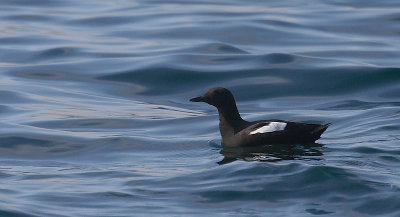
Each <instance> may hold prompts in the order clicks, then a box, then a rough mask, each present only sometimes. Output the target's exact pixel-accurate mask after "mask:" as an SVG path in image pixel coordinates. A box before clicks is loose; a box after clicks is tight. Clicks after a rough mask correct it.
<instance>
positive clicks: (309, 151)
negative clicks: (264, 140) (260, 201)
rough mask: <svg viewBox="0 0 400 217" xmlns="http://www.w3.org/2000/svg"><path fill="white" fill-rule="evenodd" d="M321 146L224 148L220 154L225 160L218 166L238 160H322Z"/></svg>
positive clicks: (315, 144)
mask: <svg viewBox="0 0 400 217" xmlns="http://www.w3.org/2000/svg"><path fill="white" fill-rule="evenodd" d="M321 147H322V145H321V144H318V143H313V144H309V145H290V146H288V145H266V146H253V147H224V148H222V149H221V151H220V153H221V154H222V155H223V156H224V159H222V160H221V161H219V162H218V164H220V165H222V164H227V163H231V162H233V161H236V160H238V159H242V160H244V161H266V162H276V161H281V160H301V159H307V160H311V159H313V160H320V158H318V156H322V155H323V153H322V152H321V150H319V149H320V148H321Z"/></svg>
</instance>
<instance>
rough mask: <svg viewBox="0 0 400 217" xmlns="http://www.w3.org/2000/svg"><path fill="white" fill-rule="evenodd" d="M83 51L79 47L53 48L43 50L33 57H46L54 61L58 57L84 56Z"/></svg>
mask: <svg viewBox="0 0 400 217" xmlns="http://www.w3.org/2000/svg"><path fill="white" fill-rule="evenodd" d="M81 56H82V53H81V52H80V50H79V49H77V48H73V47H59V48H51V49H46V50H43V51H41V52H40V53H39V54H37V55H36V56H35V57H34V58H33V59H37V60H41V59H46V60H47V61H48V60H50V59H51V60H52V61H54V59H57V58H82V57H81Z"/></svg>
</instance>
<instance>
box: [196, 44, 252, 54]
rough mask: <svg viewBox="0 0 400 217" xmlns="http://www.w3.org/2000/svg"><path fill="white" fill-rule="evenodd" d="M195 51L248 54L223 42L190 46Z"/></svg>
mask: <svg viewBox="0 0 400 217" xmlns="http://www.w3.org/2000/svg"><path fill="white" fill-rule="evenodd" d="M191 50H193V51H196V53H210V54H248V52H246V51H245V50H242V49H239V48H237V47H234V46H232V45H230V44H224V43H210V44H205V45H202V46H199V47H195V48H192V49H191Z"/></svg>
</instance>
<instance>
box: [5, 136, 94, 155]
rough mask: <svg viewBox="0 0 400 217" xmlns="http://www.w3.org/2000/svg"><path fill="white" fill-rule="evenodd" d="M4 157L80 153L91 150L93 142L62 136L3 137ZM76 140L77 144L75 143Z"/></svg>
mask: <svg viewBox="0 0 400 217" xmlns="http://www.w3.org/2000/svg"><path fill="white" fill-rule="evenodd" d="M0 139H1V146H0V150H1V151H2V155H3V156H15V157H16V156H20V157H27V158H38V157H45V156H60V155H67V154H71V153H74V152H79V151H82V150H85V149H87V148H89V147H90V146H91V145H93V142H92V143H90V142H88V141H83V140H82V141H79V140H76V139H71V138H62V137H60V136H52V137H51V138H49V137H43V136H28V135H1V136H0ZM74 140H75V142H73V141H74Z"/></svg>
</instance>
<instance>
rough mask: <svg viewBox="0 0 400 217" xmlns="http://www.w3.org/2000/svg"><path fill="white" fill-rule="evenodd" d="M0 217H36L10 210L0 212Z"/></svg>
mask: <svg viewBox="0 0 400 217" xmlns="http://www.w3.org/2000/svg"><path fill="white" fill-rule="evenodd" d="M0 216H8V217H37V216H36V215H31V214H29V213H24V212H20V211H10V210H0Z"/></svg>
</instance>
